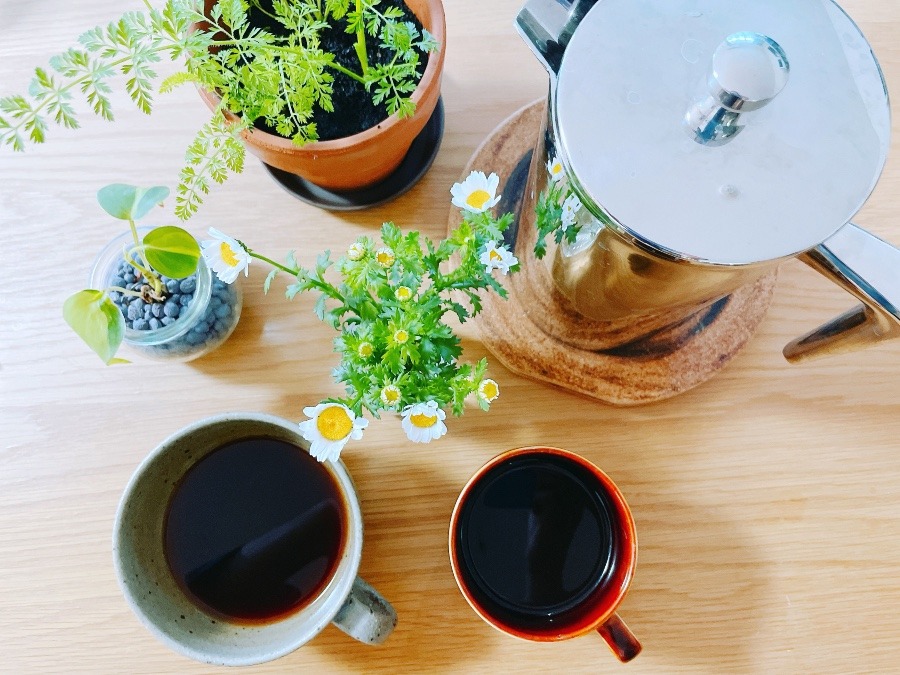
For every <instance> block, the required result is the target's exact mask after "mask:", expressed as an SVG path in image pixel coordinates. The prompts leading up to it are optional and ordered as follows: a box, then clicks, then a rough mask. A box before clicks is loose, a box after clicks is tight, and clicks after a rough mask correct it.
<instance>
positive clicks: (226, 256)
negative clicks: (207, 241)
mask: <svg viewBox="0 0 900 675" xmlns="http://www.w3.org/2000/svg"><path fill="white" fill-rule="evenodd" d="M219 255H221V256H222V261H223V262H224V263H225V264H226V265H228V266H229V267H237V266H238V265H239V264H240V261H239V260H238V259H237V255H235V253H234V249H233V248H231V246H229V245H228V242H224V241H223V242H222V245H221V246H220V247H219Z"/></svg>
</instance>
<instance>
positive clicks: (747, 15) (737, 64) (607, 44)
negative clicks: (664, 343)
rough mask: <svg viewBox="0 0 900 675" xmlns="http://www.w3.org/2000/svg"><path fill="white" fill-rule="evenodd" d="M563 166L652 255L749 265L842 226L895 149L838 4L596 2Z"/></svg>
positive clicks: (575, 51)
mask: <svg viewBox="0 0 900 675" xmlns="http://www.w3.org/2000/svg"><path fill="white" fill-rule="evenodd" d="M553 117H554V127H555V129H556V134H557V137H558V143H559V146H560V150H561V157H562V159H563V161H564V163H565V164H566V168H567V170H568V173H569V176H570V178H572V180H573V184H574V185H575V187H576V190H577V191H578V192H579V193H580V196H581V197H582V200H583V201H585V202H586V206H588V208H592V209H595V208H599V209H601V210H602V211H603V212H605V214H606V215H608V216H610V217H611V218H612V219H613V221H614V222H615V223H616V225H617V226H618V227H620V228H621V229H622V230H623V231H625V232H626V233H627V234H629V235H631V236H634V237H636V238H637V239H639V240H641V241H642V242H644V243H645V244H647V245H649V246H652V247H655V248H657V249H660V250H662V251H665V252H668V253H669V254H671V255H673V256H675V257H679V258H686V259H689V260H699V261H705V262H712V263H720V264H748V263H754V262H760V261H766V260H774V259H779V258H783V257H786V256H791V255H795V254H797V253H800V252H802V251H806V250H808V249H810V248H812V247H814V246H815V245H817V244H819V243H821V242H822V241H824V240H825V239H827V238H828V237H829V236H831V235H832V234H833V233H834V232H836V231H837V230H838V229H839V228H840V227H841V226H843V225H844V224H845V223H847V222H848V221H849V220H850V219H851V218H852V217H853V216H854V214H856V212H857V211H858V210H859V209H860V207H861V206H862V205H863V204H864V203H865V200H866V199H867V198H868V196H869V194H871V192H872V190H873V189H874V187H875V184H876V183H877V181H878V177H879V175H880V174H881V170H882V167H883V166H884V161H885V158H886V156H887V150H888V147H889V144H890V126H891V125H890V104H889V102H888V97H887V90H886V87H885V83H884V79H883V77H882V74H881V69H880V68H879V66H878V62H877V61H876V60H875V57H874V55H873V54H872V51H871V48H870V47H869V44H868V42H867V41H866V39H865V38H864V37H863V35H862V33H861V32H860V31H859V29H858V28H857V26H856V25H855V24H854V23H853V21H852V20H851V19H850V18H849V17H848V16H847V15H846V14H845V13H844V12H843V10H841V8H840V7H838V6H837V5H836V4H835V3H834V2H832V1H831V0H754V1H753V2H735V1H734V0H640V1H636V0H600V1H599V2H597V4H596V5H594V7H593V8H592V9H591V10H590V11H589V12H588V13H587V15H586V16H585V17H584V19H582V21H581V23H580V25H579V26H578V28H577V30H576V31H575V33H574V35H573V36H572V38H571V41H570V42H569V44H568V46H567V48H566V51H565V54H564V55H563V59H562V64H561V66H560V70H559V75H558V79H557V83H556V89H555V93H554V111H553Z"/></svg>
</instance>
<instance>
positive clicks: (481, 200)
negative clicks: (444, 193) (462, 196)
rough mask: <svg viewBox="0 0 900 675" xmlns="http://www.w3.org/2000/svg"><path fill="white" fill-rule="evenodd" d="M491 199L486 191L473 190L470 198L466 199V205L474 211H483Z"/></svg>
mask: <svg viewBox="0 0 900 675" xmlns="http://www.w3.org/2000/svg"><path fill="white" fill-rule="evenodd" d="M490 198H491V195H490V194H489V193H488V192H487V191H486V190H472V192H471V193H470V194H469V196H468V197H466V204H468V205H469V206H471V207H472V208H473V209H481V208H484V205H485V204H486V203H487V201H488V200H489V199H490Z"/></svg>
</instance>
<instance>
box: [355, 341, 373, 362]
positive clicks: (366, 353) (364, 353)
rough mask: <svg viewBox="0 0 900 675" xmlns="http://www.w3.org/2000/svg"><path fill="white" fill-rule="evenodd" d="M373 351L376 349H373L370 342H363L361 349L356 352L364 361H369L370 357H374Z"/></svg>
mask: <svg viewBox="0 0 900 675" xmlns="http://www.w3.org/2000/svg"><path fill="white" fill-rule="evenodd" d="M373 351H374V349H373V347H372V345H371V343H369V342H363V343H362V344H361V345H360V346H359V348H358V349H357V350H356V352H357V354H359V355H360V356H361V357H363V358H364V359H367V358H369V357H370V356H372V352H373Z"/></svg>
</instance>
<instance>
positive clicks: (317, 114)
mask: <svg viewBox="0 0 900 675" xmlns="http://www.w3.org/2000/svg"><path fill="white" fill-rule="evenodd" d="M260 4H261V5H262V6H263V8H265V10H266V11H267V12H271V11H272V2H271V0H262V2H261V3H260ZM389 7H399V8H400V9H401V10H402V11H403V13H404V15H403V17H401V18H400V19H397V20H398V21H400V22H407V21H409V22H412V23H413V25H415V27H416V28H417V29H418V30H419V32H420V33H421V31H422V23H421V22H420V21H419V19H418V18H416V15H415V14H413V13H412V12H411V11H409V9H407V7H406V4H405V3H404V2H403V0H381V2H380V3H379V5H378V10H379V11H381V12H383V11H384V10H385V9H387V8H389ZM250 24H251V25H253V26H257V27H259V28H264V29H265V30H267V31H269V32H271V33H272V34H273V35H284V34H285V33H286V30H285V28H284V26H282V25H281V24H280V23H278V22H277V21H275V20H274V19H272V18H271V17H269V16H266V15H265V14H264V13H263V12H261V11H259V10H258V9H256V8H255V7H253V6H252V5H251V8H250ZM346 26H347V23H346V21H344V20H343V19H341V20H340V21H339V22H337V25H336V26H332V27H331V28H329V29H327V30H325V31H323V33H322V35H321V39H322V42H321V47H322V50H323V51H326V52H329V53H331V54H334V56H335V60H336V61H337V62H338V63H339V64H340V65H342V66H344V67H345V68H347V69H349V70H352V71H353V72H355V73H358V72H359V70H360V66H359V59H358V58H357V56H356V49H355V48H354V44H355V43H356V34H355V33H347V32H346V31H345V28H346ZM441 47H442V46H441ZM366 54H367V56H368V59H369V64H370V65H372V64H377V65H383V64H385V63H389V62H390V60H391V59H392V58H393V57H394V52H393V51H392V50H389V49H383V48H382V47H381V40H380V39H378V38H373V37H372V36H370V35H367V36H366ZM427 60H428V54H422V56H421V58H420V60H419V74H420V75H421V74H422V73H423V72H424V70H425V64H426V62H427ZM332 75H333V76H334V82H332V85H331V86H332V89H333V92H332V95H331V100H332V103H333V104H334V112H330V113H329V112H325V111H324V110H322V109H321V108H319V107H318V106H316V107H315V109H314V111H313V119H312V121H313V122H315V124H316V130H317V132H318V135H319V140H320V141H330V140H333V139H335V138H344V137H345V136H352V135H353V134H358V133H359V132H361V131H365V130H366V129H370V128H372V127H374V126H375V125H377V124H378V123H379V122H381V121H382V120H385V119H387V118H388V113H387V107H386V106H385V105H384V104H379V105H375V104H374V103H372V92H370V91H367V90H366V88H365V86H363V85H362V84H360V83H359V82H357V81H356V80H354V79H352V78H350V77H347V76H346V75H344V74H342V73H339V72H337V71H332ZM256 127H257V128H260V129H262V130H263V131H266V132H268V133H270V134H275V135H276V136H277V135H279V134H278V132H277V131H275V129H274V128H272V127H270V126H269V125H267V124H266V123H265V121H264V120H257V122H256Z"/></svg>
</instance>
